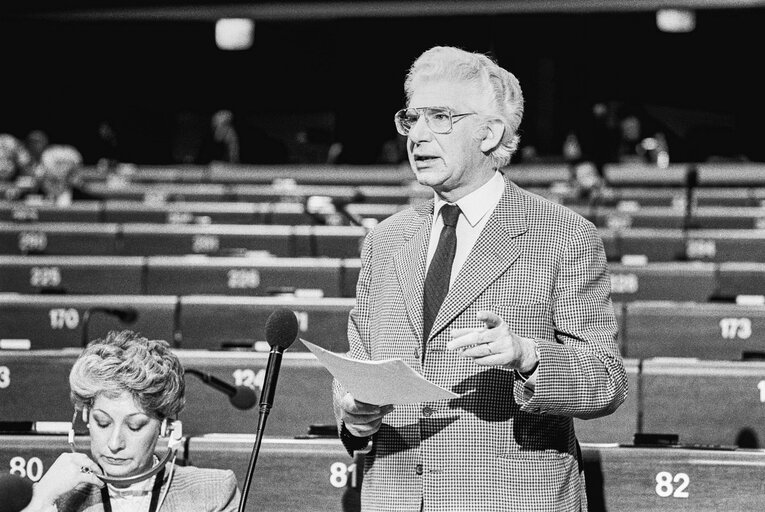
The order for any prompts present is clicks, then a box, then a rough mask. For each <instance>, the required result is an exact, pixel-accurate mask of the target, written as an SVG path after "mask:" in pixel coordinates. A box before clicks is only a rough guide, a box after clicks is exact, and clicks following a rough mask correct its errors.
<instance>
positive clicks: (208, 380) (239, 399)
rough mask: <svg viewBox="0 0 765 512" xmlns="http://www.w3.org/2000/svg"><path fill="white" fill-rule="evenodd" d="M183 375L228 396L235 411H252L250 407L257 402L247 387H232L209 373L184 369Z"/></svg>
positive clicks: (253, 392) (256, 398)
mask: <svg viewBox="0 0 765 512" xmlns="http://www.w3.org/2000/svg"><path fill="white" fill-rule="evenodd" d="M184 373H185V374H189V375H194V376H195V377H198V378H199V380H201V381H202V382H204V383H205V384H207V385H208V386H210V387H212V388H215V389H217V390H218V391H222V392H224V393H226V394H227V395H228V400H229V402H231V405H233V406H234V407H236V408H237V409H242V410H245V409H252V407H254V406H255V404H256V403H257V402H258V397H257V396H256V395H255V391H253V390H252V389H250V388H248V387H247V386H234V385H231V384H229V383H228V382H226V381H224V380H222V379H219V378H218V377H216V376H214V375H210V374H209V373H204V372H201V371H199V370H195V369H193V368H186V369H185V371H184Z"/></svg>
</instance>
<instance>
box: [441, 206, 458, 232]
mask: <svg viewBox="0 0 765 512" xmlns="http://www.w3.org/2000/svg"><path fill="white" fill-rule="evenodd" d="M459 217H460V207H459V206H457V205H456V204H445V205H443V206H442V207H441V218H442V219H443V220H444V226H451V227H455V226H456V225H457V219H459Z"/></svg>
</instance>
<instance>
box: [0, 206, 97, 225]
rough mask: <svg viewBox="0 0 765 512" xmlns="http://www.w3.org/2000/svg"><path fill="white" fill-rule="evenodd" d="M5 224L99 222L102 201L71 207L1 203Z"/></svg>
mask: <svg viewBox="0 0 765 512" xmlns="http://www.w3.org/2000/svg"><path fill="white" fill-rule="evenodd" d="M0 221H3V222H6V221H8V222H22V223H23V222H99V221H101V202H100V201H77V202H75V203H72V204H71V205H69V206H55V205H52V204H29V203H25V202H22V201H0Z"/></svg>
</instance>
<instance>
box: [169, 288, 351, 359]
mask: <svg viewBox="0 0 765 512" xmlns="http://www.w3.org/2000/svg"><path fill="white" fill-rule="evenodd" d="M354 303H355V299H351V298H349V299H341V298H310V299H309V298H293V297H286V298H277V297H223V296H209V295H192V296H184V297H181V298H180V316H179V329H180V333H181V335H182V339H181V347H182V348H185V349H189V348H192V349H219V348H223V347H226V346H228V347H231V346H246V347H252V346H253V343H255V342H256V341H258V340H260V341H263V340H265V339H266V337H265V324H266V320H267V319H268V317H269V315H270V314H271V313H272V312H273V311H275V310H276V309H279V308H287V309H290V310H293V311H295V314H296V315H297V318H298V325H299V328H300V331H299V334H298V336H300V337H302V338H305V339H307V340H308V341H312V342H314V343H317V344H319V345H321V346H322V347H324V348H326V349H327V350H331V351H333V352H347V351H348V341H347V339H348V338H347V330H348V313H349V312H350V310H351V308H353V305H354ZM255 348H256V350H257V349H258V348H262V349H263V350H265V351H268V350H270V347H269V346H268V345H267V344H266V345H265V346H264V347H260V346H258V347H255ZM290 350H292V351H300V350H307V349H306V348H305V346H304V345H303V344H302V343H300V342H299V341H297V342H295V343H294V344H293V345H292V347H291V348H290Z"/></svg>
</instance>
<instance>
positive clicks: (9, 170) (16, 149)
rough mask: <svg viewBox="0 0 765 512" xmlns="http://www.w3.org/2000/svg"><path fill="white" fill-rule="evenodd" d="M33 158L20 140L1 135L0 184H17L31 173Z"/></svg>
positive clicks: (9, 135) (5, 134)
mask: <svg viewBox="0 0 765 512" xmlns="http://www.w3.org/2000/svg"><path fill="white" fill-rule="evenodd" d="M31 164H32V158H31V156H30V155H29V152H28V151H27V149H26V148H25V147H24V144H22V143H21V141H20V140H19V139H17V138H16V137H14V136H13V135H11V134H8V133H0V182H6V183H8V182H15V181H16V180H17V179H18V178H19V177H20V176H22V175H25V174H27V173H28V172H29V169H30V167H31Z"/></svg>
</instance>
